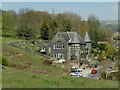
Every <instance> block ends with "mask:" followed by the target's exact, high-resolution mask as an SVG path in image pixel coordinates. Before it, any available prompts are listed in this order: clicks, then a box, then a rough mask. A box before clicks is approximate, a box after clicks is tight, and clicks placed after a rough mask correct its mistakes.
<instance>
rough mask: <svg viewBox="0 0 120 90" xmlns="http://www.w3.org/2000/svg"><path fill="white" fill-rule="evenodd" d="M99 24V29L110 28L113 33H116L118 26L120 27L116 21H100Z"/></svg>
mask: <svg viewBox="0 0 120 90" xmlns="http://www.w3.org/2000/svg"><path fill="white" fill-rule="evenodd" d="M100 23H101V27H110V28H112V30H113V31H115V32H118V26H120V25H118V21H117V20H100ZM119 24H120V23H119Z"/></svg>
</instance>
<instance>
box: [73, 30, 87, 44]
mask: <svg viewBox="0 0 120 90" xmlns="http://www.w3.org/2000/svg"><path fill="white" fill-rule="evenodd" d="M71 43H80V44H84V43H85V41H84V40H83V39H82V38H81V37H80V35H79V34H78V33H77V32H75V33H74V37H73V39H72V41H71Z"/></svg>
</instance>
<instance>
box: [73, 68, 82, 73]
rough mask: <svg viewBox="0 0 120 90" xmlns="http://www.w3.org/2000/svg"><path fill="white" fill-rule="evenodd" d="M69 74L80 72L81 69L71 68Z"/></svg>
mask: <svg viewBox="0 0 120 90" xmlns="http://www.w3.org/2000/svg"><path fill="white" fill-rule="evenodd" d="M71 72H82V69H81V68H79V67H72V68H71Z"/></svg>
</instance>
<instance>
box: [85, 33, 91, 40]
mask: <svg viewBox="0 0 120 90" xmlns="http://www.w3.org/2000/svg"><path fill="white" fill-rule="evenodd" d="M84 40H85V42H91V39H90V37H89V35H88V33H87V32H86V34H85V38H84Z"/></svg>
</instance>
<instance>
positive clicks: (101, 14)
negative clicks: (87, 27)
mask: <svg viewBox="0 0 120 90" xmlns="http://www.w3.org/2000/svg"><path fill="white" fill-rule="evenodd" d="M21 8H32V9H34V10H36V11H47V12H49V13H52V10H53V9H54V13H55V14H58V13H63V12H73V13H76V14H78V15H80V16H81V17H82V18H83V19H84V20H87V19H88V17H89V15H96V16H97V17H98V19H99V20H117V19H118V3H117V2H2V9H3V10H15V11H16V12H18V11H19V10H20V9H21Z"/></svg>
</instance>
